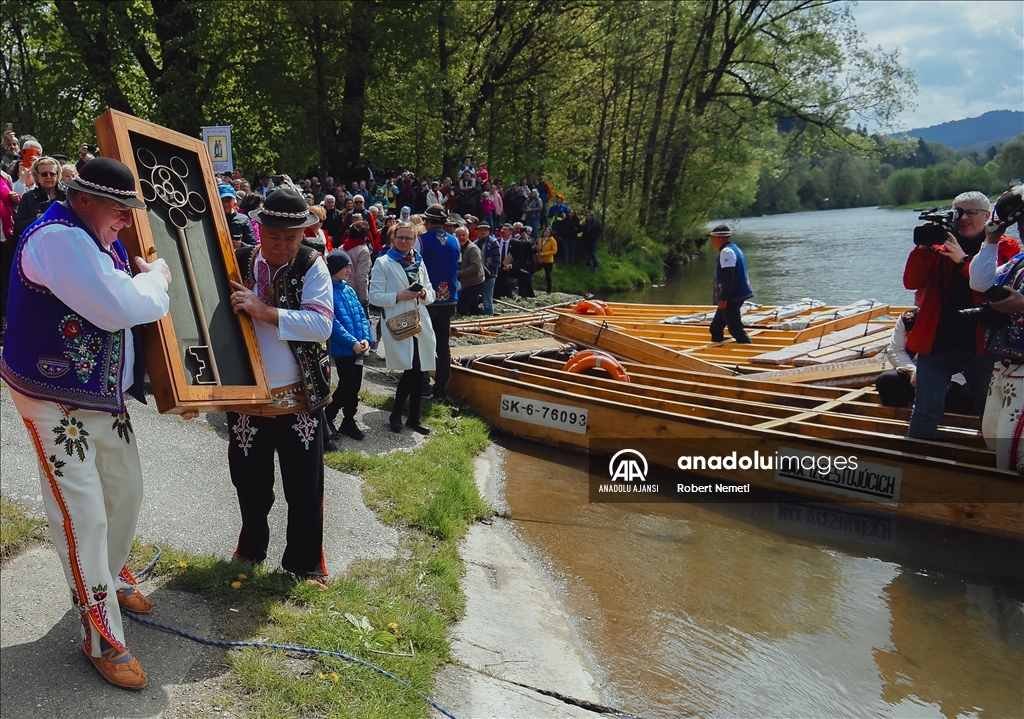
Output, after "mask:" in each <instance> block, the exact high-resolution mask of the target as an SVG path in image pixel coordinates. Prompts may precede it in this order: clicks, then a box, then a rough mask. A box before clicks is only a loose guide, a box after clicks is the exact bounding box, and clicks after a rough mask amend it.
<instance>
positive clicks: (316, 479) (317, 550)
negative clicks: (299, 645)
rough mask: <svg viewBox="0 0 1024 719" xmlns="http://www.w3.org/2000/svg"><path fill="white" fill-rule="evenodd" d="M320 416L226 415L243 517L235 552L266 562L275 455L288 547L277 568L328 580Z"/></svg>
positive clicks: (231, 466) (233, 477)
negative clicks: (286, 523) (277, 460)
mask: <svg viewBox="0 0 1024 719" xmlns="http://www.w3.org/2000/svg"><path fill="white" fill-rule="evenodd" d="M321 417H323V413H322V412H313V413H310V412H299V413H297V414H284V415H280V416H278V417H257V416H254V415H249V414H241V415H240V414H237V413H235V412H228V429H229V432H230V435H231V436H230V443H229V444H228V468H229V469H230V471H231V483H232V484H233V485H235V491H236V493H237V494H238V508H239V509H240V510H241V512H242V531H241V532H240V533H239V535H238V548H237V549H236V551H237V552H238V554H240V555H241V556H243V557H245V558H246V559H250V560H252V561H254V562H262V561H263V560H264V559H266V558H267V546H268V545H269V543H270V525H269V523H268V522H267V517H268V516H269V515H270V508H271V507H272V506H273V505H274V453H275V452H277V456H278V459H279V460H280V462H281V478H282V481H283V484H284V498H285V501H286V502H287V503H288V529H287V545H286V547H285V550H284V557H282V559H281V567H282V568H283V569H284V570H285V571H288V572H292V573H293V574H297V575H298V576H300V577H308V576H327V567H326V564H325V562H324V553H323V542H324V427H323V421H322V420H321V419H319V418H321Z"/></svg>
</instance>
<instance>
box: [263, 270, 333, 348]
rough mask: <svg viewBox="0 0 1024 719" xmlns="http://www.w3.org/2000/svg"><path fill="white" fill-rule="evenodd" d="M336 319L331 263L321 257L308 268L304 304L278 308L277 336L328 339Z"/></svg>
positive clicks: (304, 340) (303, 340)
mask: <svg viewBox="0 0 1024 719" xmlns="http://www.w3.org/2000/svg"><path fill="white" fill-rule="evenodd" d="M333 322H334V293H333V291H332V288H331V275H330V274H329V273H328V271H327V263H326V262H324V260H323V258H322V257H318V258H317V260H316V262H314V263H313V266H312V267H310V268H309V269H308V270H307V271H306V276H305V278H304V279H303V284H302V304H301V306H300V308H299V309H297V310H285V309H280V308H278V310H277V336H278V339H282V340H295V341H299V342H326V341H327V340H328V339H330V337H331V327H332V324H333Z"/></svg>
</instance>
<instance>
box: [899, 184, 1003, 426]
mask: <svg viewBox="0 0 1024 719" xmlns="http://www.w3.org/2000/svg"><path fill="white" fill-rule="evenodd" d="M953 207H954V209H960V210H961V211H962V213H963V214H962V215H961V217H960V218H959V220H958V223H957V227H956V230H957V234H956V236H954V235H953V234H952V233H947V235H946V241H945V242H944V243H943V244H941V245H918V246H916V247H914V249H913V250H912V251H911V253H910V256H909V257H908V258H907V266H906V268H905V269H904V271H903V286H904V287H906V288H907V289H908V290H915V291H917V293H918V301H917V304H918V306H919V307H920V311H919V312H918V315H917V322H916V323H915V324H914V328H913V329H912V330H911V331H910V333H909V334H908V335H907V349H908V350H909V351H911V352H916V353H917V354H918V358H917V396H916V398H915V401H914V411H913V414H912V415H911V418H910V428H909V430H908V432H907V436H908V437H914V438H916V439H935V437H936V435H937V433H938V426H939V422H940V421H941V420H942V415H943V411H944V405H945V398H946V390H947V388H948V386H949V380H950V378H951V377H952V376H953V375H955V374H956V373H958V372H962V373H963V374H964V376H965V377H966V378H967V386H968V387H969V388H970V390H971V394H972V395H973V397H974V403H975V407H976V410H977V412H978V415H979V416H981V414H982V413H983V412H984V408H985V399H986V395H987V393H988V385H989V380H990V379H991V376H992V365H993V363H994V359H993V358H992V357H989V356H987V355H986V354H985V350H984V343H983V338H984V331H983V328H982V327H980V326H979V325H978V324H977V322H976V321H975V320H974V319H973V318H971V317H964V316H962V315H960V314H959V310H962V309H966V308H968V307H976V306H978V305H980V304H981V302H982V296H981V294H980V293H978V292H974V291H972V290H971V287H970V281H969V278H970V274H969V268H970V263H971V258H972V257H974V255H976V254H977V253H978V250H979V249H980V248H981V243H982V242H983V241H984V240H985V225H986V224H988V221H989V218H990V217H991V209H992V204H991V202H989V199H988V197H986V196H985V195H984V194H983V193H981V192H964V193H962V194H960V195H958V196H957V197H956V199H955V200H953ZM998 252H999V264H1002V263H1004V262H1006V261H1007V260H1009V259H1010V258H1011V257H1013V256H1014V255H1016V254H1017V253H1018V252H1020V244H1019V243H1018V242H1017V241H1016V240H1014V239H1012V238H1009V237H1002V238H1001V239H1000V240H999V251H998Z"/></svg>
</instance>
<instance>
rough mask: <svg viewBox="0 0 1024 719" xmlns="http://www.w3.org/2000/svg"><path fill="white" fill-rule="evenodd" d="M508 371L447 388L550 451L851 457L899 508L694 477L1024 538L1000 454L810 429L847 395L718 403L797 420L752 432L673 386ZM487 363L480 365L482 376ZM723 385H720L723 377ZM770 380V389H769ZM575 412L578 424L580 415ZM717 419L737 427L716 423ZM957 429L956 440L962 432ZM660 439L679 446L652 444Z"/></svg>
mask: <svg viewBox="0 0 1024 719" xmlns="http://www.w3.org/2000/svg"><path fill="white" fill-rule="evenodd" d="M510 364H511V365H512V366H509V367H505V366H497V365H483V364H481V363H475V364H474V366H472V367H468V368H467V367H460V366H453V367H452V375H451V380H450V383H449V391H450V392H451V393H452V394H454V395H462V396H466V397H467V398H468V400H469V402H470V404H471V405H472V407H473V408H474V409H475V410H476V411H477V412H478V413H479V414H480V415H481V416H482V417H483V418H484V419H485V420H486V421H487V422H489V423H490V424H491V426H492V427H494V428H495V429H497V430H499V431H501V432H505V433H507V434H510V435H513V436H517V437H521V438H524V439H529V440H533V441H537V442H541V443H543V444H546V445H551V446H557V447H562V448H567V449H573V450H579V451H593V452H598V453H603V454H611V453H612V452H613V451H616V450H615V449H614V448H617V447H628V446H629V445H630V440H634V441H633V443H634V444H635V443H636V442H639V441H646V442H647V445H646V446H648V447H650V448H651V449H649V450H648V451H650V452H651V455H650V456H647V455H646V454H645V456H646V458H647V459H648V460H649V461H651V462H652V463H654V464H657V465H659V466H661V467H666V468H669V469H674V470H677V471H678V468H677V460H678V458H679V456H680V454H682V453H683V452H684V451H697V450H699V449H700V447H701V446H705V447H707V446H712V444H713V443H714V442H716V441H719V440H729V441H731V442H734V443H735V446H736V447H740V448H742V450H743V451H744V452H746V453H747V454H748V455H752V454H753V453H754V452H755V451H756V452H758V453H759V455H760V456H761V457H765V456H768V455H774V454H775V453H776V452H777V451H778V450H780V449H783V450H784V451H788V450H795V451H797V452H807V453H814V454H819V455H829V456H850V455H853V456H856V457H858V458H860V461H861V462H864V463H869V464H870V465H872V466H874V465H878V466H881V467H886V468H891V469H893V470H898V471H899V473H900V474H901V475H902V478H901V481H900V485H899V488H898V491H897V495H896V497H895V498H893V499H892V500H891V503H883V502H876V501H861V500H859V499H852V498H851V497H850V496H849V495H844V494H841V493H837V491H836V488H835V487H830V486H826V485H818V486H811V485H809V484H807V483H797V484H794V483H792V482H790V481H783V480H781V479H780V477H779V474H778V473H777V472H776V471H774V470H766V469H751V470H745V471H743V470H732V469H719V470H716V469H708V468H705V469H693V470H691V472H690V473H689V474H692V475H696V476H700V477H707V478H708V479H711V480H719V481H723V482H729V483H734V484H735V483H750V484H751V485H752V486H755V487H758V488H763V489H768V490H776V491H783V492H790V493H797V494H801V495H804V496H807V497H811V498H813V499H815V500H825V501H841V502H844V503H850V504H852V505H855V506H859V507H863V508H867V509H872V510H881V511H885V512H893V513H895V514H897V515H902V516H908V517H914V518H917V519H923V520H927V521H932V522H938V523H941V524H946V525H955V526H959V527H963V528H967V529H972V530H977V531H983V532H989V533H995V534H1001V535H1004V536H1009V537H1013V538H1015V539H1024V480H1022V478H1021V477H1019V476H1018V475H1016V474H1013V473H1010V472H1005V471H1001V470H997V469H995V468H994V467H993V466H985V463H986V462H989V463H990V462H991V453H988V452H986V450H984V449H983V447H979V446H978V441H977V440H978V438H970V437H968V434H969V433H967V432H963V434H964V436H965V437H967V438H968V439H967V440H965V444H964V446H962V447H951V448H949V449H948V450H946V449H944V447H943V445H941V444H940V443H922V442H919V441H916V440H903V439H902V438H899V437H896V436H894V435H893V434H889V435H881V434H879V435H877V437H875V436H874V435H873V433H871V432H870V431H867V430H863V429H844V428H842V427H840V428H838V429H837V430H836V431H835V433H834V435H833V436H832V437H830V436H828V435H829V431H828V429H829V428H828V426H827V423H824V424H822V425H812V424H811V423H810V422H809V421H808V418H809V417H810V415H812V414H816V415H821V416H825V415H828V416H830V417H833V418H834V417H835V416H840V415H838V414H834V413H833V412H832V410H837V411H842V410H843V407H840V406H838V404H841V403H840V402H838V401H836V400H829V399H828V397H829V396H830V395H828V394H827V393H828V392H833V393H836V392H842V391H841V390H832V389H830V388H824V387H821V388H814V387H805V388H801V389H804V390H806V391H808V392H812V393H819V397H818V398H812V400H813V401H814V402H821V401H823V404H820V405H819V406H820V407H824V409H820V410H812V411H803V410H800V409H799V408H796V409H794V408H793V407H785V406H783V405H782V404H770V403H764V402H751V401H749V397H752V396H754V393H755V392H756V391H760V390H757V389H756V388H757V387H758V384H757V383H752V384H749V385H747V387H749V388H750V389H747V388H746V387H744V388H741V389H740V390H737V394H736V398H735V399H732V398H726V399H722V398H719V399H718V400H717V401H718V402H719V403H722V402H726V403H736V406H737V407H739V406H741V405H742V404H743V403H747V404H748V405H749V406H750V408H751V409H750V410H749V411H750V413H753V414H757V413H761V412H763V413H765V414H764V416H767V417H770V416H771V413H779V412H789V414H782V415H781V416H779V418H778V419H768V420H766V421H761V419H762V418H761V417H755V419H753V420H748V421H753V422H756V425H754V426H750V425H749V424H748V425H746V426H744V425H743V424H741V423H738V422H740V421H741V420H740V417H741V415H742V412H740V411H732V410H727V409H719V410H714V409H712V410H709V411H706V412H701V411H700V410H702V409H703V408H702V407H701V406H700V404H699V403H698V402H697V401H693V403H692V404H689V403H681V402H679V401H675V400H674V399H671V397H673V396H674V395H685V394H686V393H683V392H677V391H674V390H666V391H665V394H666V396H669V397H670V399H665V400H662V399H658V398H657V397H656V391H657V390H655V389H653V388H652V387H648V386H644V385H630V384H625V383H619V384H618V386H614V385H615V383H610V381H609V380H604V379H602V378H589V377H584V376H581V375H577V376H576V379H572V378H565V377H561V376H560V375H568V374H569V373H560V372H558V371H557V370H552V369H550V368H547V369H545V368H542V367H541V368H537V369H536V374H532V372H533V371H534V370H532V369H531V368H529V367H528V366H525V365H522V364H519V363H514V362H513V363H510ZM478 366H479V367H482V368H483V369H478V368H477V367H478ZM650 371H651V372H654V373H657V372H661V373H662V374H670V373H672V372H673V370H669V369H665V368H660V369H659V368H650ZM714 379H715V380H716V381H723V380H722V378H714ZM724 381H729V380H724ZM733 381H736V382H744V381H745V380H741V379H736V380H733ZM574 383H575V384H574ZM763 384H764V385H765V386H770V385H769V383H763ZM705 391H711V390H708V389H706V390H705ZM744 393H746V394H744ZM796 396H797V395H792V396H787V397H786V398H784V399H782V400H780V402H790V403H791V402H792V401H794V400H793V397H796ZM832 396H835V395H832ZM745 397H746V399H745ZM691 400H692V397H691ZM511 402H518V403H519V404H518V405H517V406H516V408H515V410H516V411H509V405H510V403H511ZM527 404H530V405H531V406H534V407H538V408H541V407H544V406H548V407H550V406H553V405H557V406H559V407H560V408H562V409H560V410H559V411H562V412H565V414H564V417H560V419H562V418H564V419H565V420H568V419H570V418H572V419H574V424H573V425H572V426H569V425H567V424H566V423H565V422H562V423H560V424H559V423H551V422H548V423H547V424H545V423H543V422H542V421H540V420H538V419H536V418H532V417H527V416H525V415H524V410H523V408H524V407H525V406H526V405H527ZM833 405H837V406H835V407H834V406H833ZM666 408H669V409H666ZM669 410H671V411H669ZM878 410H879V412H877V413H876V414H877V415H878V419H877V421H878V422H880V423H881V422H883V421H889V422H890V423H891V422H892V421H894V420H885V419H884V418H883V417H882V415H883V414H884V413H883V412H882V410H885V411H886V412H888V411H889V408H881V407H879V408H878ZM794 412H795V414H793V413H794ZM574 413H575V415H576V416H575V417H571V415H573V414H574ZM719 416H720V417H724V418H730V417H731V418H733V419H736V420H737V421H736V422H733V421H725V419H716V417H719ZM855 420H856V421H855ZM858 421H861V420H860V419H859V418H854V417H852V416H851V419H850V423H851V424H852V425H856V424H857V422H858ZM868 421H869V422H870V420H868ZM868 426H870V424H869V425H868ZM808 431H813V432H816V433H818V435H819V436H811V435H809V434H807V433H806V432H808ZM950 431H951V432H953V433H954V434H955V433H956V432H958V430H957V429H956V428H953V429H952V430H950ZM835 437H845V438H846V439H836V438H835ZM972 439H973V441H972ZM651 440H674V442H660V443H657V442H655V443H653V444H652V443H651V442H650V441H651ZM869 442H871V443H872V444H869ZM903 443H907V446H908V447H909V448H910V449H911V450H912V451H903V450H901V446H902V444H903ZM932 447H934V451H935V452H936V453H940V451H941V452H946V454H947V456H946V457H939V458H935V457H931V456H928V455H927V454H925V453H923V451H924V450H927V451H932V450H931V448H932ZM694 448H696V450H695V449H694ZM922 448H923V449H922ZM915 452H916V453H915ZM679 478H680V479H679V481H680V482H681V483H686V482H690V481H691V480H692V477H691V476H687V475H684V474H683V473H682V472H680V474H679ZM861 496H865V495H861Z"/></svg>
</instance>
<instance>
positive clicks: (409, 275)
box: [370, 222, 437, 434]
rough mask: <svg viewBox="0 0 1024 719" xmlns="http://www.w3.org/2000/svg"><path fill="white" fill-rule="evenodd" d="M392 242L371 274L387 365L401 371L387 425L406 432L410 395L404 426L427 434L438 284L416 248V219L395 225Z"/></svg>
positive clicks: (371, 286)
mask: <svg viewBox="0 0 1024 719" xmlns="http://www.w3.org/2000/svg"><path fill="white" fill-rule="evenodd" d="M391 242H392V247H391V249H390V250H388V251H387V252H385V253H384V254H382V255H381V256H380V258H379V259H378V260H377V263H376V264H375V265H374V266H373V272H372V274H371V276H370V303H371V304H374V305H377V306H378V307H380V308H381V309H382V311H383V313H384V323H385V329H384V334H383V340H384V355H385V360H386V362H387V368H388V369H389V370H402V377H401V379H399V381H398V387H397V388H396V389H395V404H394V407H393V408H392V410H391V419H390V422H389V425H390V427H391V431H392V432H401V431H402V408H403V407H404V405H405V400H406V398H408V399H409V418H408V420H407V421H406V423H405V424H406V426H407V427H409V428H411V429H412V430H413V431H414V432H419V433H420V434H428V433H429V432H430V429H429V428H427V427H425V426H423V425H422V424H421V423H420V401H421V400H422V398H423V392H422V382H423V380H422V373H423V372H429V371H430V370H433V369H434V350H435V348H436V344H437V340H436V338H435V337H434V330H433V328H432V327H431V325H430V316H429V315H428V314H427V308H426V305H429V304H430V303H431V302H433V301H434V288H433V286H432V285H431V284H430V277H429V276H428V275H427V268H426V265H424V264H423V258H422V257H421V256H420V253H419V252H416V251H415V250H414V249H413V244H414V243H415V242H416V230H415V228H414V227H413V225H412V223H410V222H399V223H398V224H396V225H395V227H394V230H393V234H392V237H391Z"/></svg>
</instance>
